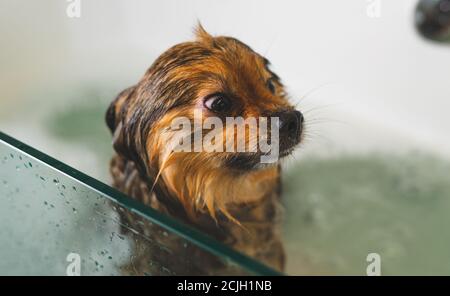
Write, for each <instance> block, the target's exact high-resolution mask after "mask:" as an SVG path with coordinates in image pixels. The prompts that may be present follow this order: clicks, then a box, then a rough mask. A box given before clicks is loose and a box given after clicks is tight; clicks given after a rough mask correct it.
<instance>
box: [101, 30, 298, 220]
mask: <svg viewBox="0 0 450 296" xmlns="http://www.w3.org/2000/svg"><path fill="white" fill-rule="evenodd" d="M196 36H197V38H196V40H195V41H193V42H185V43H181V44H178V45H176V46H174V47H172V48H170V49H168V50H167V51H166V52H164V53H163V54H162V55H161V56H160V57H158V58H157V59H156V61H155V62H154V63H153V65H152V66H151V67H150V68H149V70H148V71H147V72H146V73H145V75H144V77H143V78H142V79H141V80H140V81H139V82H138V83H137V84H136V85H135V86H132V87H130V88H128V89H126V90H124V91H123V92H122V93H120V94H119V96H118V97H117V98H116V99H115V100H114V102H113V103H112V104H111V106H110V108H109V110H108V112H107V123H108V126H109V127H110V129H111V131H112V132H113V134H114V140H113V141H114V148H115V150H116V151H117V152H118V153H119V154H120V155H122V156H123V157H125V158H127V159H129V160H132V161H134V162H135V164H136V165H137V167H138V169H139V171H140V173H141V174H142V175H143V176H145V178H146V180H147V181H148V182H149V186H150V187H152V186H154V187H155V189H156V190H160V191H162V192H163V193H164V194H165V195H169V196H172V197H173V198H174V199H177V200H178V201H180V202H181V204H182V205H183V207H184V208H185V209H186V211H187V212H188V213H190V214H193V213H194V212H196V211H201V210H202V209H206V210H208V212H209V213H210V214H211V215H212V216H213V217H214V215H215V212H216V210H217V209H219V210H220V211H222V212H223V213H225V214H226V215H227V211H226V205H227V203H229V202H236V196H238V195H242V196H243V199H245V198H247V197H248V196H252V195H254V192H246V191H245V189H243V188H245V186H244V185H245V184H243V183H244V182H246V183H248V184H250V185H251V186H253V187H254V188H256V187H258V186H259V187H261V186H263V187H264V186H269V187H270V186H274V184H272V183H273V182H274V181H273V182H272V180H274V179H275V178H276V177H277V175H278V170H277V159H278V156H280V157H283V156H286V155H288V154H289V153H291V151H292V150H293V148H294V147H295V146H296V145H297V144H298V143H299V142H300V139H301V135H302V125H303V116H302V114H301V113H300V112H299V111H297V110H295V109H294V108H293V106H292V105H291V104H289V102H288V101H287V95H286V93H285V90H284V87H283V85H282V83H281V81H280V79H279V77H278V76H277V75H276V74H275V73H273V72H272V71H271V70H270V68H269V61H268V60H267V59H266V58H264V57H262V56H261V55H259V54H258V53H256V52H254V51H253V50H252V49H251V48H250V47H248V46H247V45H245V44H244V43H242V42H240V41H238V40H237V39H234V38H230V37H222V36H220V37H213V36H211V35H209V34H208V33H207V32H206V31H205V30H204V29H203V28H202V27H201V26H200V25H199V26H198V28H197V30H196ZM199 115H200V117H199ZM236 118H238V119H241V121H239V120H236V121H234V122H233V121H232V120H233V119H236ZM227 120H230V121H229V122H230V124H227ZM198 123H200V129H199V126H198ZM255 123H256V125H254V124H255ZM263 123H264V124H263ZM196 124H197V125H196ZM187 125H190V126H189V127H188V126H187ZM263 126H264V127H265V129H263V128H262V127H263ZM262 131H265V133H263V132H262ZM263 134H264V135H263ZM263 142H264V143H265V146H262V145H261V143H263ZM181 144H182V145H184V146H183V149H182V151H181V152H180V151H178V150H177V148H180V145H181ZM241 144H242V145H243V146H242V145H241ZM242 147H244V150H242ZM262 147H265V148H267V147H269V148H270V149H269V150H270V151H269V150H267V149H263V148H262ZM186 148H188V149H186ZM189 149H190V150H189ZM239 149H241V150H239ZM274 151H276V152H277V153H276V155H275V158H276V159H275V160H273V159H272V161H265V162H264V163H262V161H261V159H262V157H263V156H268V155H269V154H271V153H272V154H273V152H274ZM272 156H273V155H272ZM263 183H264V184H265V185H260V184H263ZM241 185H242V186H241ZM235 191H236V192H235ZM231 199H233V200H231Z"/></svg>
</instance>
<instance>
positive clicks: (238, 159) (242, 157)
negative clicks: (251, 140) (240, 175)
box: [225, 146, 295, 171]
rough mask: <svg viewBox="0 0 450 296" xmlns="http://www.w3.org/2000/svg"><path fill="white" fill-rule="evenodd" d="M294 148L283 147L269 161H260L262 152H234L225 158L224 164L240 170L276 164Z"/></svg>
mask: <svg viewBox="0 0 450 296" xmlns="http://www.w3.org/2000/svg"><path fill="white" fill-rule="evenodd" d="M294 149H295V146H293V147H289V148H286V149H283V150H282V151H280V152H279V154H278V155H276V156H274V157H272V158H271V161H262V157H263V156H264V154H262V153H234V154H232V155H231V156H230V157H228V158H227V159H226V160H225V165H226V166H227V167H229V168H232V169H236V170H241V171H250V170H256V169H261V168H267V167H271V166H277V165H278V163H279V161H280V160H281V159H282V158H285V157H287V156H289V155H291V154H292V152H293V151H294ZM266 156H267V155H266Z"/></svg>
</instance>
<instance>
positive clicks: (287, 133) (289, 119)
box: [278, 110, 303, 143]
mask: <svg viewBox="0 0 450 296" xmlns="http://www.w3.org/2000/svg"><path fill="white" fill-rule="evenodd" d="M278 117H279V121H280V136H281V137H284V138H287V139H288V140H290V141H292V142H295V143H296V142H297V141H298V140H299V138H300V134H301V130H302V124H303V114H302V113H301V112H300V111H297V110H293V111H285V112H281V113H279V116H278Z"/></svg>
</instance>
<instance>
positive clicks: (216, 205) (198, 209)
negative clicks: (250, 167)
mask: <svg viewBox="0 0 450 296" xmlns="http://www.w3.org/2000/svg"><path fill="white" fill-rule="evenodd" d="M159 186H160V187H163V188H166V190H165V191H166V192H168V193H169V194H170V195H171V196H172V199H176V200H178V201H179V202H180V204H181V205H182V206H183V208H184V209H185V211H186V213H187V214H188V216H189V217H190V218H191V220H194V221H195V217H196V216H198V215H199V214H200V215H202V214H205V215H209V216H211V218H212V219H213V220H217V219H218V217H220V216H225V217H227V218H228V220H232V221H234V222H235V223H237V224H239V219H237V218H235V217H234V216H235V215H239V216H240V215H241V213H240V209H241V208H245V207H246V206H247V205H249V204H256V205H257V204H260V203H263V202H264V199H266V198H267V196H268V195H271V194H273V193H274V191H276V190H277V188H279V167H277V166H271V167H266V168H264V169H258V170H254V171H246V172H242V171H235V170H231V169H227V168H223V167H218V168H214V167H208V166H206V165H205V166H198V167H196V168H195V170H193V168H192V167H188V168H186V167H185V166H180V165H178V163H177V162H175V163H174V164H173V165H171V166H168V167H167V168H165V169H164V172H163V173H162V174H161V178H160V180H159ZM231 212H233V213H231Z"/></svg>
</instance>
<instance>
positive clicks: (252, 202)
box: [111, 155, 284, 270]
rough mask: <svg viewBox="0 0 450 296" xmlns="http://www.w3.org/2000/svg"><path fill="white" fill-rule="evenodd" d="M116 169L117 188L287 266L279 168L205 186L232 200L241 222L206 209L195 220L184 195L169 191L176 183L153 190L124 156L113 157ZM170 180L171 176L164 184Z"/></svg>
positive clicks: (233, 213)
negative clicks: (283, 236) (187, 208)
mask: <svg viewBox="0 0 450 296" xmlns="http://www.w3.org/2000/svg"><path fill="white" fill-rule="evenodd" d="M168 172H170V170H169V171H168ZM111 173H112V176H113V178H114V186H115V187H116V188H118V189H119V190H121V191H122V192H124V193H126V194H128V195H130V196H132V197H133V198H135V199H137V200H139V201H141V202H143V203H144V204H146V205H149V206H151V207H153V208H155V209H157V210H159V211H161V212H164V213H167V214H168V215H170V216H173V217H174V218H176V219H179V220H182V221H184V222H186V223H187V224H190V225H192V226H194V227H196V228H198V229H200V230H202V231H204V232H206V233H208V234H209V235H211V236H213V237H215V238H216V239H218V240H219V241H222V242H223V243H225V244H227V245H229V246H231V247H233V248H235V249H237V250H240V251H242V252H244V253H246V254H247V255H249V256H252V257H255V258H258V259H259V260H261V261H263V262H265V263H267V264H268V265H270V266H273V267H276V268H277V269H280V270H281V269H282V265H283V254H284V253H283V250H282V244H281V236H280V233H279V222H280V219H281V217H282V214H281V203H280V200H279V198H280V180H279V168H277V167H274V168H270V170H269V169H268V170H258V171H254V172H251V173H250V174H248V175H247V174H245V175H236V176H235V178H231V177H230V179H228V180H227V179H214V180H210V182H206V183H205V184H203V185H204V186H205V187H204V189H205V192H208V189H211V190H212V191H211V192H208V193H211V194H212V193H216V194H217V195H216V196H217V197H219V198H224V199H225V198H226V200H227V203H226V206H227V211H228V213H229V214H230V215H231V216H232V217H233V219H235V220H236V221H237V222H239V223H236V221H233V220H230V218H229V217H227V216H226V215H224V213H223V212H221V211H220V210H216V215H215V217H214V218H213V217H212V216H211V215H210V212H209V211H208V210H207V209H205V208H203V209H199V210H198V211H197V212H196V216H195V218H193V217H192V216H190V215H187V214H186V211H185V210H184V205H183V203H182V202H181V201H180V200H181V198H180V197H177V196H174V195H173V191H172V192H171V191H169V190H168V187H169V186H173V184H171V185H167V184H166V183H165V182H164V183H158V186H156V187H155V188H154V189H155V190H154V191H153V192H152V191H151V187H152V186H151V184H150V185H149V182H148V181H147V180H146V179H145V178H144V177H143V176H142V174H139V173H138V170H137V168H136V166H135V165H134V163H133V162H132V161H129V160H126V159H124V158H122V157H120V156H118V155H116V156H115V157H114V158H113V160H112V163H111ZM167 177H168V176H166V178H167ZM164 180H165V178H163V179H161V180H160V181H159V182H163V181H164ZM179 181H180V183H183V182H184V183H186V182H191V181H192V180H189V178H188V177H187V176H186V178H184V179H181V180H179ZM212 181H214V182H212ZM230 182H231V183H230ZM233 182H234V183H233ZM177 184H178V183H177ZM225 186H230V187H225ZM214 188H215V189H216V190H214ZM227 193H229V194H227Z"/></svg>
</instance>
